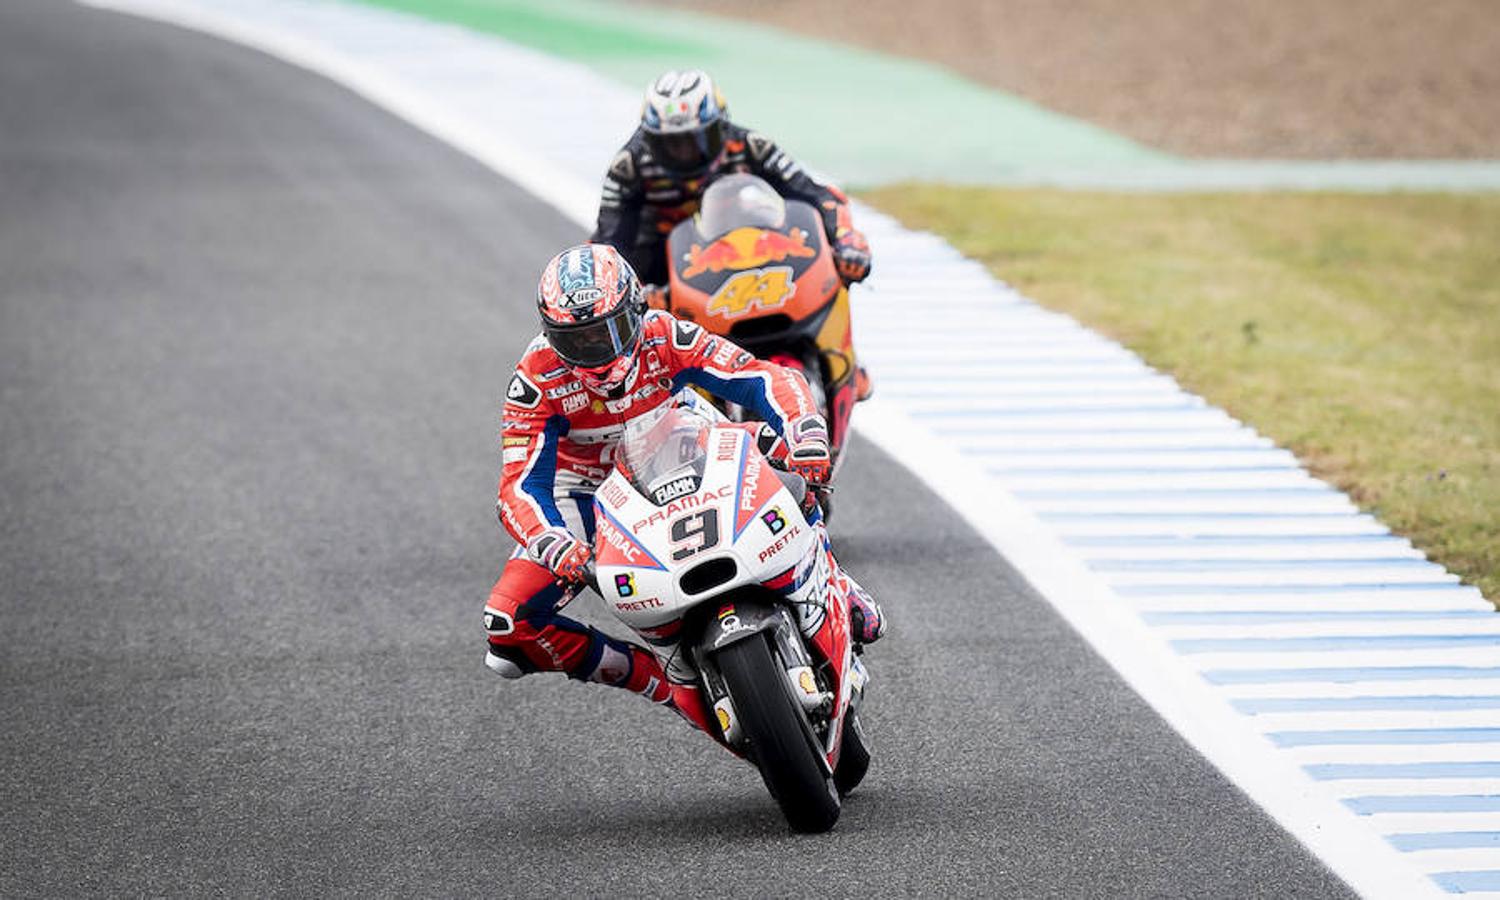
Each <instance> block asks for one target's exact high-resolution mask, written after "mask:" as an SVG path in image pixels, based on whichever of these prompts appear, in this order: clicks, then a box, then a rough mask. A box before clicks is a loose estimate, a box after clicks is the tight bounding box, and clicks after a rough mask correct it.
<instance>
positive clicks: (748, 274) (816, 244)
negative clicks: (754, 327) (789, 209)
mask: <svg viewBox="0 0 1500 900" xmlns="http://www.w3.org/2000/svg"><path fill="white" fill-rule="evenodd" d="M682 255H683V257H684V258H683V259H682V260H674V261H673V262H674V263H676V264H675V265H673V266H672V291H671V306H672V312H673V313H674V314H675V315H677V316H679V317H681V318H684V319H691V320H693V321H695V322H697V323H698V324H700V325H702V326H703V327H705V328H707V329H708V330H709V331H712V332H714V333H715V334H728V333H729V330H730V329H731V328H732V327H733V326H734V324H735V323H736V322H739V321H742V320H744V319H747V318H753V317H755V316H758V315H764V314H767V313H772V312H774V313H780V314H782V315H785V316H788V317H790V318H791V319H793V320H800V319H803V318H806V317H807V316H810V315H812V314H813V313H815V312H817V311H818V310H819V309H820V308H822V307H823V306H824V305H825V304H826V303H827V302H828V300H829V297H830V295H831V294H832V293H833V291H834V290H835V289H836V287H837V286H838V284H839V281H838V273H837V271H836V270H835V268H834V264H833V255H832V254H831V253H830V252H829V249H828V246H827V243H826V242H825V241H824V240H823V239H822V235H821V234H816V233H809V231H807V230H805V229H802V228H796V227H793V228H788V229H786V231H785V232H782V231H777V230H773V229H769V228H756V227H750V226H746V227H741V228H736V229H735V230H733V231H731V232H729V233H728V234H725V235H723V236H721V237H719V238H717V239H715V240H713V241H711V242H709V243H708V244H707V246H704V245H702V244H697V243H694V244H692V245H691V246H690V247H689V248H688V249H687V252H686V253H684V254H682Z"/></svg>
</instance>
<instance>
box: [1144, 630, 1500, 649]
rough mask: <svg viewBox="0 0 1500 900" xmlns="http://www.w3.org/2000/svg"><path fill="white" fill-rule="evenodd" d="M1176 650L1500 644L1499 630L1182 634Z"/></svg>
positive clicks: (1378, 647)
mask: <svg viewBox="0 0 1500 900" xmlns="http://www.w3.org/2000/svg"><path fill="white" fill-rule="evenodd" d="M1171 645H1172V649H1173V650H1176V651H1177V652H1178V653H1310V652H1319V651H1326V650H1422V649H1430V648H1434V647H1500V634H1361V635H1334V636H1324V637H1287V638H1183V639H1180V640H1175V641H1172V642H1171Z"/></svg>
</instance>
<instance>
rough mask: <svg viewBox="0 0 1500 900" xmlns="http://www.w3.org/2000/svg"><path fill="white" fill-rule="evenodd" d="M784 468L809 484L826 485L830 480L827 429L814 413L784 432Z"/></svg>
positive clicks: (794, 423)
mask: <svg viewBox="0 0 1500 900" xmlns="http://www.w3.org/2000/svg"><path fill="white" fill-rule="evenodd" d="M786 440H787V445H788V447H789V448H790V449H789V450H788V451H787V455H786V467H787V469H788V470H790V471H792V472H796V473H797V474H798V475H801V476H802V477H803V478H806V479H807V481H808V483H810V484H827V483H828V479H830V478H832V477H833V459H832V457H831V456H830V455H829V453H828V425H827V423H826V422H824V421H823V417H822V416H820V415H818V414H817V413H813V414H811V415H806V416H803V417H802V418H800V419H797V420H795V421H793V422H792V423H791V424H790V425H789V426H787V430H786Z"/></svg>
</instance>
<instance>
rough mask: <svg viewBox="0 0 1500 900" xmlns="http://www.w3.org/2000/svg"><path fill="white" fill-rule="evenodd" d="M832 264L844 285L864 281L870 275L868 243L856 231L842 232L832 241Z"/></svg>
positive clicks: (861, 234) (853, 229)
mask: <svg viewBox="0 0 1500 900" xmlns="http://www.w3.org/2000/svg"><path fill="white" fill-rule="evenodd" d="M833 262H834V265H835V266H836V267H837V268H838V270H839V277H840V278H842V279H844V283H845V284H853V283H855V282H856V281H864V280H865V278H866V277H867V276H868V275H869V274H870V242H869V241H867V240H865V236H864V234H863V233H862V232H860V231H859V230H858V229H855V228H850V229H849V230H847V231H845V232H842V233H841V234H839V236H838V237H836V238H834V241H833Z"/></svg>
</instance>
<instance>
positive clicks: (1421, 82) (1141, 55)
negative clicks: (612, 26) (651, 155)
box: [652, 0, 1500, 159]
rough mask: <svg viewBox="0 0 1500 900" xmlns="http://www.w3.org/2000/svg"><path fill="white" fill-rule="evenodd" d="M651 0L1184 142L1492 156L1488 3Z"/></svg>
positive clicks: (1494, 83)
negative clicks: (927, 64) (934, 69)
mask: <svg viewBox="0 0 1500 900" xmlns="http://www.w3.org/2000/svg"><path fill="white" fill-rule="evenodd" d="M652 2H657V3H661V2H670V3H673V4H674V5H677V6H681V7H684V8H691V9H693V10H696V11H700V12H713V13H717V14H720V15H728V16H739V17H742V18H747V19H750V20H752V21H755V22H762V23H765V24H768V25H775V26H777V27H781V28H787V29H790V30H792V31H800V32H803V33H805V34H809V35H812V36H814V37H820V38H825V39H828V40H834V41H841V42H844V43H852V44H858V45H861V46H865V47H870V48H872V49H875V50H883V51H885V52H888V53H896V54H901V55H904V56H912V57H917V58H920V59H927V60H931V61H933V62H937V63H940V64H942V65H946V66H949V67H951V68H953V69H955V70H957V71H959V72H961V73H963V74H964V75H967V76H969V77H970V78H973V79H975V80H976V81H979V82H980V83H983V84H989V85H993V86H995V87H998V88H1001V89H1002V90H1006V91H1011V92H1014V93H1017V94H1020V95H1021V96H1024V97H1027V98H1029V99H1032V100H1035V101H1036V102H1038V103H1040V104H1042V105H1043V106H1047V107H1049V108H1051V109H1055V110H1058V111H1060V112H1065V113H1069V114H1071V115H1075V116H1078V117H1080V118H1083V119H1087V120H1089V121H1091V122H1093V123H1095V124H1097V125H1103V126H1105V127H1106V128H1110V129H1112V130H1114V131H1117V132H1119V133H1121V134H1125V135H1128V136H1130V137H1132V138H1135V139H1136V140H1138V141H1141V142H1143V143H1145V144H1148V145H1150V146H1152V147H1156V148H1158V149H1162V150H1168V151H1171V152H1173V153H1181V154H1184V155H1187V156H1204V157H1229V158H1258V159H1321V158H1364V159H1416V158H1447V157H1455V158H1458V157H1461V158H1468V159H1495V158H1500V104H1497V103H1496V102H1495V96H1496V93H1497V92H1500V68H1497V67H1496V66H1495V64H1494V61H1495V60H1496V59H1497V58H1500V6H1497V5H1496V4H1495V3H1493V2H1491V0H1428V2H1425V3H1423V4H1421V5H1420V7H1417V6H1414V5H1413V4H1411V3H1410V2H1408V0H1320V2H1318V3H1306V2H1303V0H1259V2H1256V3H1224V2H1221V0H1131V2H1129V3H1120V2H1117V0H1064V2H1058V0H932V2H928V3H924V4H922V7H921V10H920V12H919V13H914V11H913V9H912V6H911V4H910V3H908V2H906V0H866V2H864V3H861V4H860V5H859V7H858V9H857V10H852V9H851V8H850V7H849V5H848V4H846V3H838V2H833V0H691V2H688V0H652ZM729 100H730V103H731V106H732V104H733V102H734V97H733V96H732V95H731V96H730V98H729Z"/></svg>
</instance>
